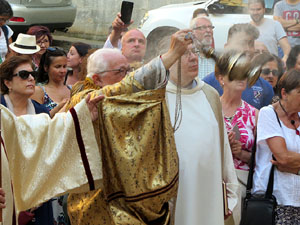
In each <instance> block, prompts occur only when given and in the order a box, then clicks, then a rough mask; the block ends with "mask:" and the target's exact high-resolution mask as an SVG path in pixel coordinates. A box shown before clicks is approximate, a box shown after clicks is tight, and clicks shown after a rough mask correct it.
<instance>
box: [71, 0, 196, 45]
mask: <svg viewBox="0 0 300 225" xmlns="http://www.w3.org/2000/svg"><path fill="white" fill-rule="evenodd" d="M129 1H132V2H134V9H133V13H132V14H133V15H132V19H133V20H134V24H132V25H131V27H137V26H138V25H139V23H140V21H141V19H142V18H143V17H144V14H145V13H146V12H147V11H148V10H151V9H155V8H158V7H161V6H164V5H168V4H176V3H185V2H190V1H192V0H129ZM121 3H122V0H73V4H74V5H76V6H77V15H76V19H75V22H74V24H73V26H72V27H71V28H70V29H69V31H68V32H69V33H72V35H74V36H78V37H81V38H89V39H103V38H104V37H106V35H107V33H108V28H109V26H110V25H111V23H112V21H113V20H114V18H115V16H116V14H117V13H118V12H119V11H120V9H121Z"/></svg>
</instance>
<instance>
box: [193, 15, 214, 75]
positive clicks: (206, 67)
mask: <svg viewBox="0 0 300 225" xmlns="http://www.w3.org/2000/svg"><path fill="white" fill-rule="evenodd" d="M190 28H191V29H192V30H193V33H194V35H195V38H196V39H197V40H198V44H197V45H201V46H202V47H211V46H212V45H213V29H214V26H213V25H212V23H211V21H210V19H209V18H208V17H206V16H198V17H196V18H194V19H192V20H191V23H190ZM198 65H199V71H198V77H199V79H201V80H202V78H204V77H205V76H206V75H208V74H210V73H211V72H213V71H214V69H215V61H214V60H213V59H208V58H206V57H205V56H204V54H203V53H202V52H201V51H200V54H199V57H198Z"/></svg>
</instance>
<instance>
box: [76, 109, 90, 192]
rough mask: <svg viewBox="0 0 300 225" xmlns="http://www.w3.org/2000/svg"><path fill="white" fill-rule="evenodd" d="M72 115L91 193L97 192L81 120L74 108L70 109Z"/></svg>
mask: <svg viewBox="0 0 300 225" xmlns="http://www.w3.org/2000/svg"><path fill="white" fill-rule="evenodd" d="M70 113H71V115H72V117H73V120H74V125H75V131H76V139H77V143H78V146H79V149H80V155H81V159H82V162H83V166H84V170H85V174H86V177H87V179H88V182H89V186H90V191H92V190H95V183H94V178H93V175H92V171H91V168H90V164H89V161H88V158H87V155H86V152H85V147H84V143H83V140H82V135H81V130H80V124H79V120H78V117H77V113H76V111H75V109H74V108H71V109H70Z"/></svg>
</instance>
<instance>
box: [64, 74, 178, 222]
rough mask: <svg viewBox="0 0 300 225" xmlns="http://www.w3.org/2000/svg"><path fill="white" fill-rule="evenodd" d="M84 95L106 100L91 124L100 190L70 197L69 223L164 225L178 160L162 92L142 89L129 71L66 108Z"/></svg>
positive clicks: (72, 100) (176, 180) (168, 213)
mask: <svg viewBox="0 0 300 225" xmlns="http://www.w3.org/2000/svg"><path fill="white" fill-rule="evenodd" d="M87 93H91V95H92V97H93V96H96V95H98V94H99V93H103V94H104V95H105V96H106V98H105V99H104V100H103V102H102V105H101V107H99V112H100V115H101V116H100V118H99V121H97V122H96V123H94V129H95V134H96V138H97V141H98V144H99V149H100V154H101V156H102V172H103V187H102V188H101V190H95V191H91V192H87V193H82V194H70V195H69V198H68V214H69V216H70V220H71V223H72V224H76V225H77V224H93V225H98V224H99V225H100V224H101V225H102V224H128V225H129V224H130V225H140V224H161V225H166V224H168V223H169V218H170V212H169V206H168V201H169V200H170V199H172V198H173V197H176V193H177V186H178V157H177V152H176V147H175V142H174V136H173V128H172V126H171V124H170V119H169V112H168V109H167V106H166V102H165V89H164V88H162V89H157V90H145V89H144V88H143V86H142V85H141V84H140V83H139V82H138V81H137V80H136V79H135V77H134V73H131V74H130V75H128V76H126V77H125V78H124V79H123V80H122V81H121V82H119V83H116V84H114V85H110V86H105V87H104V88H103V89H101V90H98V91H92V90H86V91H82V92H80V93H78V94H76V95H75V96H74V97H73V98H72V99H71V102H70V104H69V107H70V106H72V105H75V104H76V103H77V102H79V101H80V99H82V98H84V97H85V96H86V94H87Z"/></svg>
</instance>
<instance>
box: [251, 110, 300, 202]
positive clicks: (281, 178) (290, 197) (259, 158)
mask: <svg viewBox="0 0 300 225" xmlns="http://www.w3.org/2000/svg"><path fill="white" fill-rule="evenodd" d="M299 116H300V113H299ZM280 123H281V126H282V127H280V125H279V123H278V121H277V118H276V114H275V112H274V109H273V106H271V105H270V106H266V107H263V108H262V109H261V110H260V112H259V117H258V123H257V151H256V156H255V160H256V167H255V173H254V182H253V183H254V189H253V192H265V191H266V189H267V185H268V180H269V174H270V170H271V166H272V164H271V162H270V160H271V159H272V152H271V150H270V148H269V146H268V144H267V142H266V140H267V139H268V138H271V137H276V136H277V137H283V138H284V139H285V142H286V146H287V149H288V150H289V151H294V152H298V153H300V136H299V135H296V131H295V129H290V128H288V127H286V126H285V125H284V124H283V123H282V122H281V121H280ZM299 129H300V128H299V127H298V130H299ZM273 195H274V196H275V197H276V198H277V202H278V204H279V205H290V206H295V207H300V176H298V175H295V174H291V173H284V172H280V171H278V170H277V169H275V172H274V190H273Z"/></svg>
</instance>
